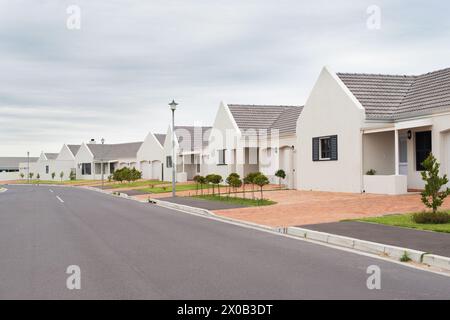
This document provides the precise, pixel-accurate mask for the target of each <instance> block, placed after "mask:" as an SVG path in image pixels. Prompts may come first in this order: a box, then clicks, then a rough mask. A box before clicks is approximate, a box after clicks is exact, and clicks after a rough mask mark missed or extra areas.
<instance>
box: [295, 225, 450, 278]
mask: <svg viewBox="0 0 450 320" xmlns="http://www.w3.org/2000/svg"><path fill="white" fill-rule="evenodd" d="M286 233H287V234H288V235H291V236H295V237H300V238H304V239H309V240H314V241H318V242H323V243H327V244H331V245H335V246H338V247H345V248H350V249H354V250H358V251H362V252H366V253H371V254H377V255H382V256H387V257H390V258H393V259H396V260H401V258H402V257H404V256H405V255H406V256H407V257H408V258H409V259H410V260H411V261H414V262H416V263H421V264H426V265H428V266H430V267H435V268H439V269H444V270H446V271H450V258H447V257H442V256H438V255H434V254H428V253H426V252H424V251H419V250H413V249H408V248H402V247H396V246H391V245H386V244H381V243H377V242H371V241H365V240H360V239H355V238H349V237H344V236H339V235H335V234H330V233H325V232H319V231H314V230H309V229H304V228H298V227H289V228H287V229H286Z"/></svg>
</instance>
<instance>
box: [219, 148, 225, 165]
mask: <svg viewBox="0 0 450 320" xmlns="http://www.w3.org/2000/svg"><path fill="white" fill-rule="evenodd" d="M226 152H227V149H220V150H217V153H218V156H217V165H218V166H226V165H227V160H226ZM221 154H222V159H220V155H221ZM221 160H222V161H221Z"/></svg>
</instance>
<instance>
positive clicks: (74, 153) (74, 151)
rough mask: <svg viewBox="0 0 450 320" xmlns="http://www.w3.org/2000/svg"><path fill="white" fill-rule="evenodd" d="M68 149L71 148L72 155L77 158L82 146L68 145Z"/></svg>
mask: <svg viewBox="0 0 450 320" xmlns="http://www.w3.org/2000/svg"><path fill="white" fill-rule="evenodd" d="M67 148H69V150H70V152H72V154H73V155H74V156H75V155H76V154H77V152H78V150H79V149H80V145H79V144H68V145H67Z"/></svg>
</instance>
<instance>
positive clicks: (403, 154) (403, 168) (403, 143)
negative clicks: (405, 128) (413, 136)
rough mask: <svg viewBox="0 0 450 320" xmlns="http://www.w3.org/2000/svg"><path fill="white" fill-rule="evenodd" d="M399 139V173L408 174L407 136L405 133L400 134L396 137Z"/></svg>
mask: <svg viewBox="0 0 450 320" xmlns="http://www.w3.org/2000/svg"><path fill="white" fill-rule="evenodd" d="M398 139H399V144H398V147H399V150H398V151H399V156H400V163H399V173H400V174H401V175H404V176H407V175H408V137H407V136H406V134H405V135H400V136H399V137H398Z"/></svg>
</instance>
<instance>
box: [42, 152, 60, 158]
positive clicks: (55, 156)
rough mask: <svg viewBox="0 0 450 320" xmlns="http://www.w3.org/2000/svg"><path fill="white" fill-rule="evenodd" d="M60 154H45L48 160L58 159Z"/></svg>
mask: <svg viewBox="0 0 450 320" xmlns="http://www.w3.org/2000/svg"><path fill="white" fill-rule="evenodd" d="M58 154H59V153H44V155H45V157H46V158H47V160H55V159H56V158H58Z"/></svg>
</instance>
